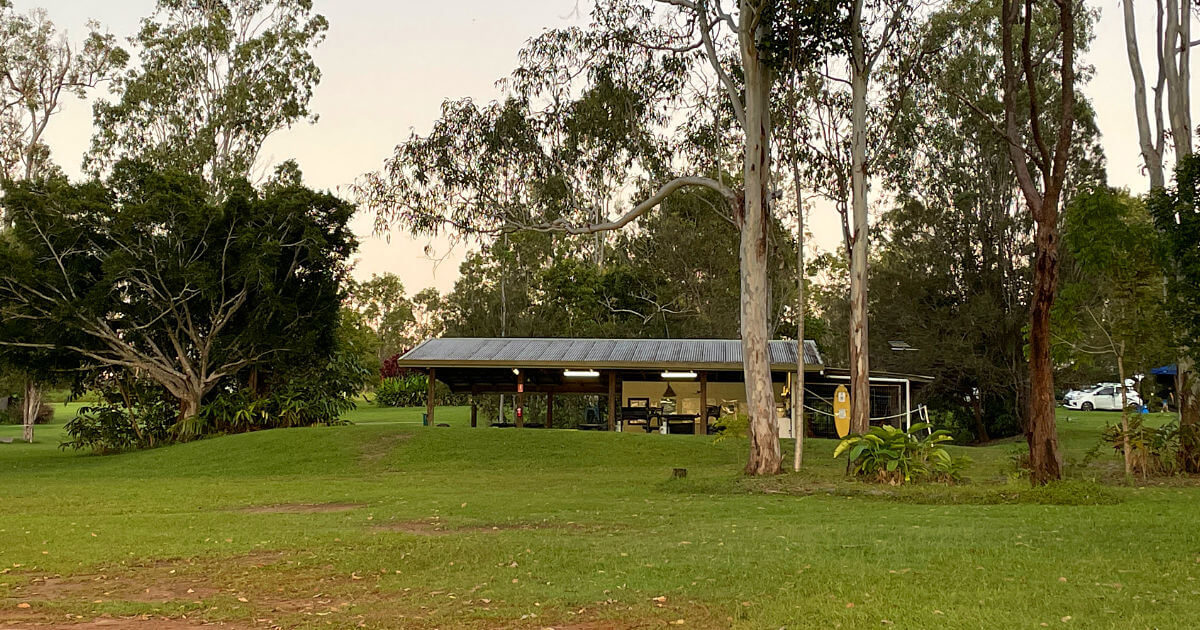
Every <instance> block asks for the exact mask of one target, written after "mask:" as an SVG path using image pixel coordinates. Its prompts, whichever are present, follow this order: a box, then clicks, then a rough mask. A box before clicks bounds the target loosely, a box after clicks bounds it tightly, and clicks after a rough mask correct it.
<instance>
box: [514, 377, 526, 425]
mask: <svg viewBox="0 0 1200 630" xmlns="http://www.w3.org/2000/svg"><path fill="white" fill-rule="evenodd" d="M516 415H517V428H518V429H523V428H525V373H524V372H517V411H516Z"/></svg>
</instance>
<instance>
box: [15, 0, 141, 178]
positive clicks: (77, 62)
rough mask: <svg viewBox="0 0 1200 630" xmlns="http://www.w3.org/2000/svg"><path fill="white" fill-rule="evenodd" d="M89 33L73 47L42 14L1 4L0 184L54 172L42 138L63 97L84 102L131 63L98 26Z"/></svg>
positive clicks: (95, 24)
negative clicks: (89, 92) (20, 11)
mask: <svg viewBox="0 0 1200 630" xmlns="http://www.w3.org/2000/svg"><path fill="white" fill-rule="evenodd" d="M87 27H88V35H87V37H85V38H84V40H83V41H82V42H81V43H74V42H72V41H70V40H69V39H68V38H67V36H66V34H65V33H63V32H60V31H59V30H58V28H57V27H56V26H55V25H54V22H52V21H51V20H50V18H49V16H48V15H47V13H46V11H45V10H43V9H35V10H33V11H30V12H29V13H27V14H18V13H16V12H14V11H12V9H11V7H10V6H9V4H8V3H7V2H0V180H3V179H34V178H36V177H39V176H42V175H46V174H50V173H52V172H54V171H55V170H56V167H55V166H54V165H53V163H52V162H51V160H50V147H49V146H47V145H46V143H45V142H44V141H43V136H44V135H45V132H46V128H47V127H48V126H49V124H50V119H51V118H52V117H53V116H54V114H56V113H57V112H58V110H59V108H60V106H61V104H62V99H63V97H64V96H66V95H73V96H75V97H77V98H83V97H84V96H86V94H87V92H88V90H89V89H91V88H94V87H96V86H97V85H98V84H100V83H101V82H103V81H105V80H107V79H108V78H110V77H111V76H112V74H113V73H114V72H116V71H117V70H119V69H120V68H121V67H122V66H124V65H125V63H126V61H127V60H128V59H129V55H128V53H126V52H125V51H124V50H122V49H121V48H120V47H118V46H117V45H116V42H115V39H114V38H113V36H112V35H109V34H107V33H102V32H100V25H99V24H98V23H96V22H88V25H87Z"/></svg>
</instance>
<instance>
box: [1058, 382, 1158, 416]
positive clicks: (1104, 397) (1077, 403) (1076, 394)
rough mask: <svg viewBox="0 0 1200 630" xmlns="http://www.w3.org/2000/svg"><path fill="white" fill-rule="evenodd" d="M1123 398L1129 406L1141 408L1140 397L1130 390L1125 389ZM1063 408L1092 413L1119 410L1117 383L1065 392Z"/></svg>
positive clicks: (1119, 397) (1119, 393)
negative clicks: (1097, 410)
mask: <svg viewBox="0 0 1200 630" xmlns="http://www.w3.org/2000/svg"><path fill="white" fill-rule="evenodd" d="M1125 397H1126V400H1127V402H1128V403H1129V406H1131V407H1141V406H1142V397H1141V396H1139V395H1138V393H1137V392H1135V391H1133V389H1131V388H1128V387H1127V388H1125ZM1063 407H1066V408H1067V409H1078V410H1080V411H1092V410H1093V409H1108V410H1113V411H1120V410H1121V390H1120V385H1118V384H1117V383H1101V384H1099V385H1097V386H1095V387H1092V388H1089V389H1084V390H1079V391H1071V392H1067V395H1066V396H1065V397H1064V398H1063Z"/></svg>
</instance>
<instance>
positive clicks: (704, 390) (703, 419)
mask: <svg viewBox="0 0 1200 630" xmlns="http://www.w3.org/2000/svg"><path fill="white" fill-rule="evenodd" d="M696 433H699V434H700V435H708V372H701V373H700V428H699V429H698V430H697V431H696Z"/></svg>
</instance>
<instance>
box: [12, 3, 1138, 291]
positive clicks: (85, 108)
mask: <svg viewBox="0 0 1200 630" xmlns="http://www.w3.org/2000/svg"><path fill="white" fill-rule="evenodd" d="M14 4H15V5H16V8H17V9H18V10H27V9H30V8H33V7H37V6H41V7H44V8H46V9H47V10H48V11H49V13H50V17H51V19H53V20H54V21H55V22H56V23H57V24H59V25H60V26H61V27H65V28H66V29H67V30H68V33H69V34H70V35H72V36H74V38H77V37H78V36H79V35H80V34H81V33H82V32H83V30H84V27H83V25H84V22H85V20H87V19H88V18H94V19H97V20H99V21H100V22H101V23H102V24H103V25H104V26H106V27H107V28H108V29H109V30H110V31H112V32H113V33H115V34H116V35H118V36H119V37H126V36H128V35H132V34H133V33H135V32H136V30H137V27H138V21H139V19H140V18H141V17H143V16H146V15H149V14H150V13H151V11H152V10H153V7H154V1H153V0H106V1H104V2H96V1H95V0H40V1H37V0H15V2H14ZM576 4H577V0H449V1H443V2H430V1H428V0H316V1H315V5H316V10H317V11H318V12H320V13H321V14H323V15H325V16H326V17H327V18H328V20H329V33H328V37H327V38H326V40H325V42H324V43H323V44H322V45H321V47H320V48H318V49H317V51H316V60H317V63H318V64H319V65H320V67H321V71H322V74H323V79H322V81H321V84H320V85H319V86H318V87H317V89H316V92H315V95H314V97H313V101H312V103H311V109H312V111H314V112H316V113H317V114H319V115H320V121H319V122H318V123H317V124H316V125H307V124H305V125H299V126H297V127H295V128H292V129H288V130H284V131H281V132H279V133H278V134H276V135H275V136H273V137H272V138H271V139H270V140H269V141H268V142H267V145H266V147H265V148H264V150H263V152H262V156H261V159H262V161H263V163H264V165H267V166H269V165H272V164H275V163H278V162H280V161H283V160H285V159H288V158H294V159H296V160H297V161H298V162H299V163H300V166H301V168H302V170H303V171H304V175H305V180H306V182H307V183H308V184H309V185H310V186H313V187H316V188H329V189H335V190H337V189H340V190H341V191H342V192H343V193H345V187H346V185H347V184H348V183H350V182H352V181H353V180H354V179H355V178H356V177H357V176H359V175H360V174H362V173H364V172H367V171H371V170H376V169H378V168H379V167H380V166H381V165H382V163H383V160H384V159H385V158H387V157H388V156H389V155H390V154H391V152H392V149H393V148H394V147H395V145H396V144H397V143H398V142H400V141H401V140H403V139H404V138H406V137H407V136H408V134H409V133H410V132H411V131H413V130H415V131H417V132H419V133H424V132H426V131H427V130H428V129H429V127H430V124H431V123H432V121H433V120H434V119H435V118H436V117H437V115H438V112H439V108H440V105H441V102H442V101H443V100H444V99H446V98H460V97H464V96H470V97H473V98H475V99H478V100H488V99H491V98H494V97H496V96H497V91H496V89H495V87H494V83H495V81H496V79H498V78H501V77H503V76H505V75H507V74H508V72H509V71H511V70H512V69H513V67H514V66H515V65H516V55H517V51H518V50H519V49H520V48H521V46H522V44H523V43H524V42H525V41H526V40H527V39H529V38H530V37H532V36H534V35H536V34H537V33H539V32H540V31H541V30H543V29H546V28H557V27H562V26H566V25H569V24H572V23H579V22H582V21H583V20H582V18H580V17H579V16H578V14H577V12H576ZM584 4H586V3H584ZM1089 5H1090V6H1092V7H1095V8H1098V9H1100V10H1101V18H1100V23H1099V25H1098V27H1097V36H1096V40H1095V42H1094V43H1093V45H1092V48H1091V51H1090V52H1089V53H1088V54H1087V56H1086V57H1085V59H1086V60H1087V62H1088V63H1090V64H1092V65H1093V66H1095V69H1096V73H1095V77H1094V78H1093V80H1092V82H1091V83H1090V84H1089V85H1087V86H1085V88H1084V91H1085V92H1086V93H1087V94H1088V96H1089V97H1090V98H1091V99H1092V102H1093V104H1094V105H1095V107H1096V111H1097V116H1098V119H1099V120H1098V122H1099V126H1100V130H1101V132H1102V134H1103V141H1104V150H1105V153H1106V154H1107V158H1108V175H1109V181H1110V183H1112V184H1113V185H1117V186H1126V187H1129V188H1130V189H1131V190H1133V191H1135V192H1138V191H1141V190H1143V189H1144V188H1145V187H1146V183H1145V178H1144V176H1143V175H1142V173H1141V172H1140V169H1139V166H1140V163H1141V160H1140V156H1139V154H1138V150H1137V131H1136V127H1135V125H1134V119H1133V103H1132V96H1131V93H1132V87H1131V85H1132V84H1131V80H1130V75H1129V64H1128V61H1127V60H1126V57H1125V43H1124V37H1123V34H1122V33H1123V30H1122V29H1123V25H1122V20H1121V9H1120V0H1089ZM1139 26H1140V27H1142V30H1144V31H1146V32H1147V33H1148V30H1146V27H1152V24H1151V21H1150V20H1149V19H1143V20H1142V23H1141V24H1139ZM1142 50H1143V52H1142V57H1143V59H1152V53H1151V52H1150V51H1151V50H1152V49H1151V48H1150V47H1149V42H1147V43H1144V44H1143V49H1142ZM1147 74H1148V75H1149V77H1148V80H1149V81H1153V75H1154V69H1153V68H1148V69H1147ZM90 137H91V107H90V105H89V104H88V103H85V102H82V101H76V100H72V101H70V102H68V103H66V105H65V106H64V108H63V111H62V113H61V114H60V115H59V116H57V117H56V118H55V120H54V121H53V122H52V123H51V126H50V128H49V130H48V132H47V139H48V142H49V143H50V146H51V149H52V150H53V152H54V158H55V160H56V161H57V162H58V163H59V164H61V165H62V166H63V168H64V169H65V170H66V171H67V173H68V174H71V175H77V174H78V173H79V165H80V161H81V158H82V155H83V153H84V151H85V150H86V149H87V144H88V140H89V138H90ZM809 220H810V223H811V225H812V231H813V234H814V237H815V239H816V241H817V245H818V246H819V247H822V248H825V249H831V248H833V247H836V246H837V244H838V242H839V241H840V239H841V233H840V228H839V227H838V222H837V217H836V215H834V213H833V212H832V211H821V212H815V213H814V214H813V215H812V216H810V219H809ZM372 227H373V224H372V218H371V217H369V216H359V217H357V218H356V220H355V229H356V231H357V232H358V233H359V235H360V237H361V240H362V248H361V251H360V255H359V260H358V263H357V267H356V270H355V275H357V276H359V277H363V278H366V277H370V275H371V274H373V273H382V272H386V271H391V272H394V273H396V274H398V275H399V276H400V277H401V278H402V279H403V280H404V284H405V286H406V287H407V288H408V291H409V293H410V294H412V293H416V292H417V291H419V290H420V289H422V288H425V287H428V286H433V287H436V288H438V289H439V290H442V291H447V290H449V289H450V288H452V287H453V285H454V280H455V278H456V277H457V275H458V264H459V262H460V261H461V259H462V256H461V251H459V252H455V251H448V250H447V247H446V245H445V244H444V243H433V244H432V245H433V247H432V250H433V257H430V256H428V255H427V254H426V251H425V246H426V244H427V243H426V241H425V240H419V241H414V240H412V239H410V238H408V237H407V236H405V235H403V234H398V233H397V234H392V235H391V238H390V241H389V240H387V239H384V238H381V237H379V236H375V235H373V234H372ZM435 259H438V260H435ZM439 260H440V262H439Z"/></svg>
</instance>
